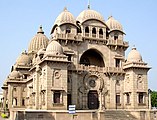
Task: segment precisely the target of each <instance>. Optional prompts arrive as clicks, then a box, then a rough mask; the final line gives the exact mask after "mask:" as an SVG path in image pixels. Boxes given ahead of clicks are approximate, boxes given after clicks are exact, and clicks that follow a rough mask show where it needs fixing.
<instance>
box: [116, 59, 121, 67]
mask: <svg viewBox="0 0 157 120" xmlns="http://www.w3.org/2000/svg"><path fill="white" fill-rule="evenodd" d="M115 62H116V63H115V64H116V67H120V59H115Z"/></svg>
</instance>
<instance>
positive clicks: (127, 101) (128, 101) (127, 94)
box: [126, 93, 130, 104]
mask: <svg viewBox="0 0 157 120" xmlns="http://www.w3.org/2000/svg"><path fill="white" fill-rule="evenodd" d="M126 103H127V104H129V103H130V95H129V93H126Z"/></svg>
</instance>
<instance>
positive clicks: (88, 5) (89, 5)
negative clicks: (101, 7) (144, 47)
mask: <svg viewBox="0 0 157 120" xmlns="http://www.w3.org/2000/svg"><path fill="white" fill-rule="evenodd" d="M88 9H90V0H88Z"/></svg>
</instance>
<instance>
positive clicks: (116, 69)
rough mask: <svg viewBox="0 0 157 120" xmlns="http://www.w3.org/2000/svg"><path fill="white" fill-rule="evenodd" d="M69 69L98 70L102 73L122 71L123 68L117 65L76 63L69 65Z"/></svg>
mask: <svg viewBox="0 0 157 120" xmlns="http://www.w3.org/2000/svg"><path fill="white" fill-rule="evenodd" d="M70 70H77V71H99V72H103V73H124V71H123V68H118V67H98V66H94V65H89V66H85V65H83V64H78V65H76V66H74V67H71V68H70Z"/></svg>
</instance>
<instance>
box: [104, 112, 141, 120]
mask: <svg viewBox="0 0 157 120" xmlns="http://www.w3.org/2000/svg"><path fill="white" fill-rule="evenodd" d="M104 115H105V120H138V119H137V118H135V117H134V116H133V115H132V114H131V113H130V112H129V111H125V110H106V111H105V112H104Z"/></svg>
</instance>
